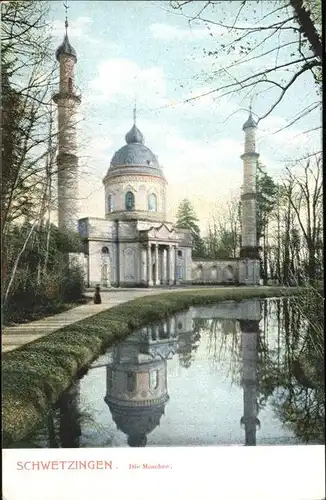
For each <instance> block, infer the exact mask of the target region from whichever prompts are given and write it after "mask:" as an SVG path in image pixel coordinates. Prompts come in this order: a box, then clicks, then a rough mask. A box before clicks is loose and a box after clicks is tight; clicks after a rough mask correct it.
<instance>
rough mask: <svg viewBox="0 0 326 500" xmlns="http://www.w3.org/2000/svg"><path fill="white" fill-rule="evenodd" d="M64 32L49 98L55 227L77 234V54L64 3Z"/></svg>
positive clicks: (78, 99) (78, 97) (78, 98)
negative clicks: (54, 113) (54, 136)
mask: <svg viewBox="0 0 326 500" xmlns="http://www.w3.org/2000/svg"><path fill="white" fill-rule="evenodd" d="M65 9H66V20H65V28H66V33H65V36H64V39H63V42H62V44H61V45H60V47H58V49H57V51H56V58H57V61H58V62H59V64H60V83H59V92H58V93H57V94H55V95H54V96H53V100H54V102H55V103H56V104H57V105H58V156H57V166H58V227H59V229H60V230H61V231H67V230H72V231H77V220H78V157H77V139H76V125H77V117H76V110H77V105H78V104H80V101H81V99H80V96H79V95H77V92H76V87H75V64H76V63H77V55H76V52H75V50H74V48H73V47H72V46H71V45H70V42H69V39H68V19H67V9H68V5H67V3H66V4H65Z"/></svg>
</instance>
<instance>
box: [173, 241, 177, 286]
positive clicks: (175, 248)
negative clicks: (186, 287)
mask: <svg viewBox="0 0 326 500" xmlns="http://www.w3.org/2000/svg"><path fill="white" fill-rule="evenodd" d="M177 265H178V248H177V246H175V247H174V280H173V281H174V283H175V284H176V283H177Z"/></svg>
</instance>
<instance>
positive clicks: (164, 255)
mask: <svg viewBox="0 0 326 500" xmlns="http://www.w3.org/2000/svg"><path fill="white" fill-rule="evenodd" d="M65 25H66V33H65V36H64V40H63V42H62V44H61V45H60V46H59V47H58V49H57V51H56V58H57V61H58V62H59V71H60V84H59V91H58V92H57V93H56V94H55V95H54V97H53V100H54V102H55V103H56V104H57V107H58V156H57V165H58V227H59V229H60V230H61V231H63V232H64V231H78V232H79V234H80V235H81V237H82V239H83V242H84V253H83V257H82V261H83V262H82V265H83V267H84V273H85V283H86V285H87V286H95V285H96V284H101V286H102V287H141V286H143V287H153V286H161V285H179V284H180V285H187V284H218V283H220V284H223V283H225V284H226V283H237V284H244V285H246V284H247V285H258V284H259V278H260V276H259V273H260V260H259V254H258V246H257V234H256V233H257V231H256V186H255V177H256V175H255V173H256V164H257V158H258V156H259V154H258V153H257V152H256V151H255V133H256V128H257V126H256V123H255V122H254V120H253V117H252V113H251V111H250V115H249V118H248V120H247V121H246V123H245V124H244V126H243V130H244V134H245V147H244V154H243V155H242V157H241V158H242V160H243V171H244V175H243V190H242V196H241V203H242V248H241V252H240V256H239V258H233V259H232V258H230V259H216V260H214V261H210V262H208V261H197V260H196V261H194V260H193V259H192V238H191V233H190V231H189V230H187V229H183V228H178V227H176V226H175V225H174V224H173V223H172V222H170V221H168V220H167V217H166V212H167V202H166V196H167V189H168V183H167V179H166V178H165V176H164V172H163V170H162V168H161V166H160V163H159V160H158V158H157V156H155V154H154V153H153V152H152V151H151V150H150V148H149V147H148V146H147V145H146V144H145V139H144V136H143V134H142V132H141V131H140V130H139V128H138V126H137V123H136V113H135V112H134V119H133V124H132V126H131V129H130V130H129V132H127V134H126V136H125V142H126V143H125V144H124V145H123V146H122V147H121V148H120V149H119V150H118V151H116V152H115V154H114V155H113V157H112V159H111V162H110V165H109V168H108V170H107V172H106V174H105V176H104V179H103V185H104V195H105V214H104V217H103V218H95V217H86V218H83V219H78V148H77V134H76V121H77V120H76V112H77V107H78V105H79V103H80V102H81V97H80V95H79V94H78V93H77V90H76V82H75V65H76V63H77V54H76V51H75V50H74V48H73V47H72V45H71V43H70V41H69V39H68V32H67V31H68V22H67V19H66V23H65ZM217 174H218V167H217Z"/></svg>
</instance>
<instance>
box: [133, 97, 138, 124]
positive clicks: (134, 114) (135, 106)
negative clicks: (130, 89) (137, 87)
mask: <svg viewBox="0 0 326 500" xmlns="http://www.w3.org/2000/svg"><path fill="white" fill-rule="evenodd" d="M133 118H134V125H135V126H136V119H137V101H136V98H135V101H134V109H133Z"/></svg>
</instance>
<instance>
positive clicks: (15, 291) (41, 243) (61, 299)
mask: <svg viewBox="0 0 326 500" xmlns="http://www.w3.org/2000/svg"><path fill="white" fill-rule="evenodd" d="M30 227H31V224H30V223H25V224H23V225H21V226H17V225H12V226H10V233H8V241H10V245H8V246H7V247H6V248H5V249H4V252H5V254H6V255H5V256H4V257H5V258H4V262H6V274H7V275H8V276H10V275H11V270H12V268H13V266H14V264H15V258H16V257H15V256H16V255H17V253H18V252H19V249H20V248H21V246H22V244H23V242H24V241H25V240H26V235H27V234H28V233H29V231H30ZM49 235H50V237H49ZM80 245H81V243H80V239H79V236H78V235H76V234H61V233H60V232H59V230H58V229H57V227H55V226H54V225H51V226H50V227H47V226H39V227H38V229H37V230H35V232H34V233H33V235H32V237H31V238H30V239H29V240H28V243H27V245H26V248H25V251H24V252H23V254H22V256H21V259H20V260H19V263H18V266H17V270H16V273H15V280H14V282H13V285H12V287H11V289H10V293H9V295H8V297H7V300H6V302H5V303H3V304H2V307H3V320H4V322H5V323H6V322H10V321H15V322H19V321H22V320H28V319H33V318H34V317H35V316H39V315H40V313H43V314H45V315H47V314H51V313H55V312H56V311H57V310H60V309H62V307H63V304H64V303H67V302H76V301H78V300H79V299H81V297H82V294H83V290H84V284H83V281H84V277H83V272H82V270H81V269H80V268H79V267H76V266H74V265H72V264H69V262H68V260H67V258H66V257H65V254H66V253H67V252H79V251H80ZM7 279H8V278H7ZM4 286H6V278H5V280H4Z"/></svg>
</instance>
